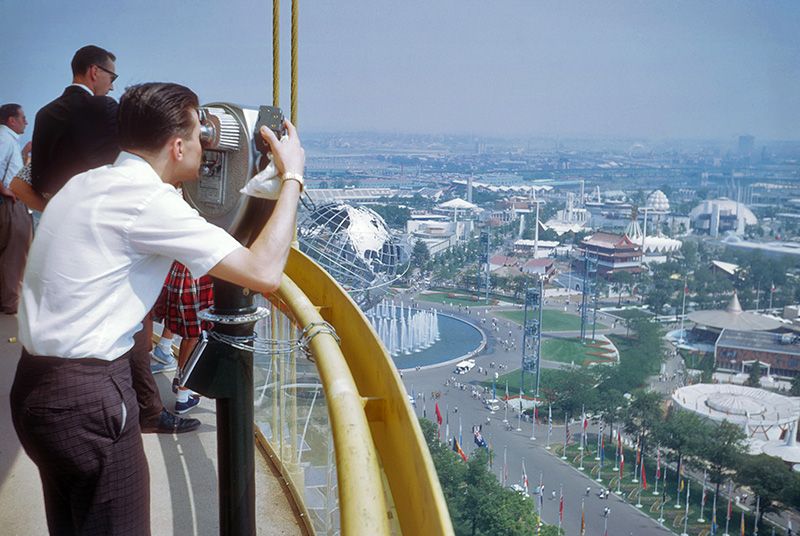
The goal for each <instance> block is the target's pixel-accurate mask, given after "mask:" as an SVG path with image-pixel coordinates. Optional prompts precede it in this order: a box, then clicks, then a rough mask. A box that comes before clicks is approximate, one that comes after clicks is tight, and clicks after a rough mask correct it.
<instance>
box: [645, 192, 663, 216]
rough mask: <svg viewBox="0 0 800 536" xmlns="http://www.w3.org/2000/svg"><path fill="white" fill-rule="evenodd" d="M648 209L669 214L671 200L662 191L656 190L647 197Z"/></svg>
mask: <svg viewBox="0 0 800 536" xmlns="http://www.w3.org/2000/svg"><path fill="white" fill-rule="evenodd" d="M646 206H647V207H650V208H651V209H653V210H654V211H656V212H669V199H667V195H666V194H665V193H664V192H662V191H661V190H656V191H654V192H652V193H651V194H650V195H648V196H647V205H646Z"/></svg>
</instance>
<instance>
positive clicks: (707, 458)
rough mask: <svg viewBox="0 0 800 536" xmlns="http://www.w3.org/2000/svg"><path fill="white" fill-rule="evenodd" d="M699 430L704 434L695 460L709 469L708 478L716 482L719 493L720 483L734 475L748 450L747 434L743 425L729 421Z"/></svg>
mask: <svg viewBox="0 0 800 536" xmlns="http://www.w3.org/2000/svg"><path fill="white" fill-rule="evenodd" d="M699 431H700V432H701V433H702V436H701V438H700V442H699V443H698V445H697V457H695V458H694V460H695V462H696V465H698V466H699V467H700V468H703V469H707V470H708V479H709V480H710V481H711V482H713V483H714V484H716V491H715V493H716V494H717V495H719V487H720V485H721V484H722V483H723V482H724V481H725V480H726V479H727V478H728V477H730V476H731V475H733V473H734V471H735V470H736V467H737V464H738V462H739V460H740V459H741V457H742V456H743V455H744V453H745V451H746V444H745V442H746V440H747V436H746V435H745V433H744V431H743V430H742V429H741V427H739V426H737V425H735V424H732V423H730V422H728V421H722V422H721V423H720V424H719V425H716V426H715V425H711V426H706V427H704V428H701V429H700V430H699Z"/></svg>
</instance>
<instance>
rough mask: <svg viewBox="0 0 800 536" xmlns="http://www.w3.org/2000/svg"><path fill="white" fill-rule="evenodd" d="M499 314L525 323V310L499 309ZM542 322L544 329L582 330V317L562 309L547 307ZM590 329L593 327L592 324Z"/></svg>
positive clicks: (601, 325) (602, 327)
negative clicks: (555, 309) (556, 309)
mask: <svg viewBox="0 0 800 536" xmlns="http://www.w3.org/2000/svg"><path fill="white" fill-rule="evenodd" d="M497 316H501V317H503V318H507V319H509V320H511V321H512V322H516V323H517V324H523V323H524V322H525V312H524V311H498V313H497ZM590 319H591V317H590ZM542 324H543V326H542V331H580V329H581V317H580V316H578V315H574V314H569V313H562V312H561V311H554V310H552V309H545V310H544V311H543V312H542ZM606 327H607V326H604V325H603V324H601V323H600V322H598V323H597V329H604V328H606ZM589 329H591V325H590V326H589Z"/></svg>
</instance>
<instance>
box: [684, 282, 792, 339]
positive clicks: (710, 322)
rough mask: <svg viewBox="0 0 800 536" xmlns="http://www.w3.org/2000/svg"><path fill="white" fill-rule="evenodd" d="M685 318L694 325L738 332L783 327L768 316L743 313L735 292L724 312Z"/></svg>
mask: <svg viewBox="0 0 800 536" xmlns="http://www.w3.org/2000/svg"><path fill="white" fill-rule="evenodd" d="M687 318H688V319H689V320H691V321H692V322H694V323H695V324H700V325H703V326H710V327H712V328H718V329H734V330H738V331H769V330H771V329H778V328H779V327H781V326H782V325H783V324H781V322H780V321H779V320H776V319H775V318H772V317H770V316H766V315H761V314H757V313H748V312H747V311H743V310H742V306H741V304H740V303H739V298H738V297H737V296H736V293H735V292H734V293H733V298H731V302H730V303H729V304H728V307H727V308H726V309H725V310H719V309H715V310H709V311H694V312H693V313H689V315H688V317H687Z"/></svg>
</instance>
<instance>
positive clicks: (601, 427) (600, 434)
mask: <svg viewBox="0 0 800 536" xmlns="http://www.w3.org/2000/svg"><path fill="white" fill-rule="evenodd" d="M602 436H603V421H600V433H599V434H597V453H596V454H595V456H594V461H596V462H599V461H600V438H601V437H602Z"/></svg>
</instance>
